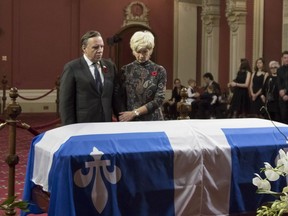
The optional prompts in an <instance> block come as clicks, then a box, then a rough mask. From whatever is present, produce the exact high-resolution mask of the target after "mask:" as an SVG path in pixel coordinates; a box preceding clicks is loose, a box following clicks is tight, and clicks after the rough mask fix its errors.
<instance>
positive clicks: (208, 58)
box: [201, 0, 220, 80]
mask: <svg viewBox="0 0 288 216" xmlns="http://www.w3.org/2000/svg"><path fill="white" fill-rule="evenodd" d="M201 20H202V29H203V34H202V56H201V58H202V61H201V62H202V71H203V72H211V73H212V74H213V76H214V79H215V80H218V73H219V32H220V27H219V21H220V0H203V1H202V12H201Z"/></svg>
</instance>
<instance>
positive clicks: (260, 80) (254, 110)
mask: <svg viewBox="0 0 288 216" xmlns="http://www.w3.org/2000/svg"><path fill="white" fill-rule="evenodd" d="M267 77H268V73H267V70H266V68H265V62H264V59H263V58H258V59H257V60H256V62H255V67H254V72H253V73H252V76H251V82H250V88H249V89H250V95H251V113H250V114H252V116H253V117H258V118H262V117H263V115H262V113H261V107H262V106H263V105H264V104H263V102H262V100H261V97H260V96H261V95H262V88H263V86H264V83H265V81H266V79H267Z"/></svg>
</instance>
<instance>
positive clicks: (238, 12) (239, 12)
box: [225, 0, 247, 80]
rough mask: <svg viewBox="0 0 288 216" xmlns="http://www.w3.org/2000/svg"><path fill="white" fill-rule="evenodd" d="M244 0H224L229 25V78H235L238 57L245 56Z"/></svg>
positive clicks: (245, 12)
mask: <svg viewBox="0 0 288 216" xmlns="http://www.w3.org/2000/svg"><path fill="white" fill-rule="evenodd" d="M246 10H247V8H246V0H226V14H225V15H226V18H227V22H228V25H229V27H230V62H229V71H230V72H229V79H230V80H232V79H234V78H235V73H236V71H237V70H238V68H239V64H240V59H241V58H244V57H246V46H245V44H246V15H247V11H246Z"/></svg>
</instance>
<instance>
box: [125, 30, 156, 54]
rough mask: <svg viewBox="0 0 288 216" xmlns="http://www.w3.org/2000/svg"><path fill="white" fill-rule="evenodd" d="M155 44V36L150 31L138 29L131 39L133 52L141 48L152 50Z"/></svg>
mask: <svg viewBox="0 0 288 216" xmlns="http://www.w3.org/2000/svg"><path fill="white" fill-rule="evenodd" d="M154 46H155V43H154V36H153V34H152V33H151V32H149V31H137V32H135V33H134V34H133V35H132V37H131V39H130V47H131V49H132V51H133V52H139V51H140V50H141V49H148V50H151V51H152V50H153V48H154Z"/></svg>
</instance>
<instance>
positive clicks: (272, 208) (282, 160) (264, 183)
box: [252, 149, 288, 216]
mask: <svg viewBox="0 0 288 216" xmlns="http://www.w3.org/2000/svg"><path fill="white" fill-rule="evenodd" d="M264 165H265V167H264V168H261V169H260V171H261V172H264V173H265V176H266V178H264V179H263V178H261V176H260V175H259V174H257V173H255V175H256V177H255V178H253V180H252V183H253V184H254V185H255V186H257V187H258V189H257V193H259V194H270V195H274V196H276V197H277V199H276V200H275V201H273V202H270V203H267V205H263V206H261V207H260V208H258V209H257V215H258V216H281V215H283V214H285V213H288V186H286V187H284V188H283V189H282V192H275V191H271V184H270V182H274V181H277V180H278V179H279V178H280V177H281V176H284V177H286V176H287V175H288V153H285V152H284V151H283V150H282V149H280V150H279V159H278V160H277V163H276V167H272V166H271V165H270V164H269V163H267V162H264Z"/></svg>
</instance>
